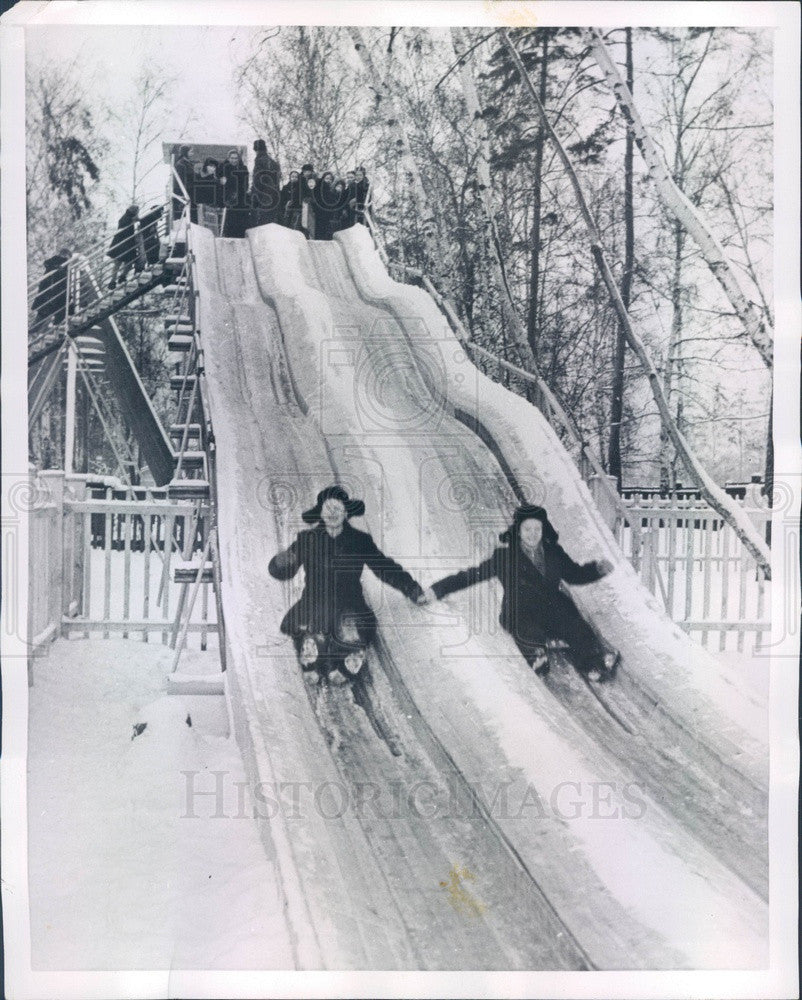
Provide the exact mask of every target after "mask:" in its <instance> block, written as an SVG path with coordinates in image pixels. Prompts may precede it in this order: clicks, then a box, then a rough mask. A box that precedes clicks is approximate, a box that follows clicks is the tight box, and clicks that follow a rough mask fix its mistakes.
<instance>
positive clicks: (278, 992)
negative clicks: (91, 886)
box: [0, 0, 802, 1000]
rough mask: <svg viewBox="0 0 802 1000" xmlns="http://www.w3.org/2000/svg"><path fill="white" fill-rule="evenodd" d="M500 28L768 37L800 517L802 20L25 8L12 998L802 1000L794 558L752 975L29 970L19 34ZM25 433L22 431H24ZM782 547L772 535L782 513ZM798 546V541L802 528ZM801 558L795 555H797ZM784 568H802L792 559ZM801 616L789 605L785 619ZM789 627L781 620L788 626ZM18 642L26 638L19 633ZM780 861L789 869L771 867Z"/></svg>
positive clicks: (782, 308) (8, 561)
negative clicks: (764, 914)
mask: <svg viewBox="0 0 802 1000" xmlns="http://www.w3.org/2000/svg"><path fill="white" fill-rule="evenodd" d="M454 23H457V24H463V25H478V26H492V25H494V24H500V23H506V24H509V25H511V26H520V25H524V24H532V23H534V24H537V25H544V26H552V25H580V24H593V25H599V26H601V27H613V26H623V25H632V26H664V27H669V26H681V25H694V24H696V25H721V26H744V27H755V28H758V27H767V28H774V30H775V41H774V45H775V49H774V52H775V57H774V92H775V160H774V162H775V179H774V180H775V183H774V188H775V254H774V290H775V296H774V297H775V309H776V331H777V333H776V334H775V393H774V407H775V410H774V435H775V468H776V469H777V473H776V478H777V481H778V482H783V483H785V484H786V486H787V488H788V489H790V490H791V491H792V496H793V507H792V509H794V510H799V505H800V496H801V495H802V493H801V491H800V484H801V483H802V462H801V461H800V450H799V405H798V401H799V399H800V378H799V331H800V328H802V309H801V308H800V302H799V296H798V278H799V207H800V206H799V166H800V134H799V92H800V91H799V85H800V76H799V71H800V60H799V35H800V9H799V6H798V5H797V4H796V3H795V2H793V0H787V2H766V3H763V2H727V3H719V2H709V3H704V2H702V3H700V2H686V3H660V2H654V3H652V2H648V3H645V2H644V3H634V2H626V0H622V2H617V3H598V2H592V3H588V2H571V0H564V2H559V0H555V2H549V0H535V2H514V0H513V2H489V0H488V2H484V0H430V2H413V0H384V2H382V3H381V4H380V5H378V6H377V5H376V4H374V3H371V2H369V0H364V2H363V0H336V2H330V0H314V2H298V0H269V2H257V0H225V2H223V3H216V2H215V0H200V2H199V0H172V2H155V0H83V2H81V3H76V2H75V0H53V2H50V3H46V2H36V0H23V2H22V3H20V4H18V5H17V7H15V8H13V9H12V10H11V11H9V12H8V13H6V14H5V15H4V17H3V19H2V27H1V28H0V100H2V104H1V105H0V111H1V113H2V118H1V119H0V142H1V146H0V150H1V153H0V170H1V172H2V193H1V194H0V212H1V213H2V362H3V365H2V382H1V383H0V393H1V395H2V416H3V422H2V483H3V519H2V532H3V537H2V543H3V546H2V550H3V562H2V596H3V600H2V616H3V617H2V635H1V636H0V649H1V650H2V657H3V678H2V680H3V696H4V698H3V705H4V711H3V746H2V761H1V762H0V766H1V767H2V771H1V772H0V774H1V776H2V788H1V790H0V794H1V796H2V797H1V798H0V804H1V806H2V818H3V827H2V834H3V836H2V874H3V886H2V890H3V897H2V898H3V921H4V927H5V931H4V938H5V956H6V958H5V962H6V967H5V977H6V993H7V996H8V997H9V998H11V1000H17V998H29V997H30V998H32V997H35V998H37V1000H38V998H49V997H54V998H58V1000H69V998H72V997H75V998H94V997H98V998H109V997H132V998H133V997H138V998H146V997H147V998H149V997H154V998H156V997H168V996H170V997H188V996H193V997H201V996H203V997H268V996H282V997H326V996H354V997H368V996H369V997H389V996H408V997H425V996H441V997H446V996H449V997H451V996H453V997H463V996H465V997H468V996H488V997H496V996H498V997H517V996H521V997H524V996H549V997H595V996H600V997H609V998H618V997H642V998H644V1000H646V998H652V997H669V996H670V997H679V996H688V997H694V996H705V997H710V998H716V997H721V998H729V1000H736V998H740V997H750V998H751V997H761V998H762V997H766V998H773V997H790V996H796V995H798V975H797V935H796V931H797V899H798V890H797V885H798V873H797V870H796V859H797V852H796V843H797V823H796V816H797V807H798V800H797V794H798V787H799V753H798V739H797V735H798V734H797V705H798V679H799V678H798V673H799V670H798V667H799V661H798V658H797V654H798V644H799V635H798V623H797V634H796V635H785V636H783V635H782V634H780V629H781V627H782V625H783V622H784V616H787V613H788V612H787V609H784V607H783V602H784V596H785V595H784V588H783V586H782V581H784V579H785V577H784V573H785V572H787V571H788V569H789V567H788V566H786V565H784V563H785V562H786V558H787V553H785V552H783V551H782V550H781V548H780V546H775V550H774V552H773V554H772V570H773V579H774V581H775V582H774V586H773V587H772V621H773V622H774V629H773V631H772V642H773V644H774V648H775V649H776V650H777V651H778V653H779V654H780V655H776V656H775V657H773V658H772V660H771V664H770V671H771V681H770V684H771V691H770V740H771V753H772V768H771V807H770V852H771V859H772V861H773V862H774V863H772V864H771V871H770V968H769V969H768V970H761V971H754V972H732V971H725V970H722V971H699V972H632V971H626V972H582V973H554V972H508V973H489V972H453V973H441V972H435V973H425V972H421V973H379V972H265V973H257V972H242V973H236V972H233V973H232V972H208V971H204V972H193V971H178V970H160V971H153V972H125V971H121V972H115V973H110V972H97V973H91V972H80V973H79V972H47V973H45V972H35V971H32V970H31V968H30V926H29V920H28V883H27V850H26V845H27V809H26V788H25V767H26V744H27V703H28V687H27V670H26V649H25V643H24V639H22V638H20V637H19V636H15V635H14V634H13V632H14V627H15V626H14V620H15V616H16V621H17V622H20V623H23V624H24V623H25V622H27V581H28V561H27V525H26V524H25V522H24V519H22V520H20V521H19V522H16V521H13V518H10V517H8V516H7V515H8V507H7V505H6V501H7V499H8V496H7V490H8V487H9V486H10V485H11V484H13V482H15V481H19V479H20V478H21V477H24V476H25V475H26V474H27V436H26V435H23V434H22V433H21V421H20V420H19V415H20V414H22V413H27V393H26V392H25V389H24V384H23V380H22V379H21V378H20V377H19V373H20V372H22V371H23V369H24V368H26V367H27V365H26V362H27V357H26V354H27V351H26V345H27V332H26V308H25V306H26V303H25V288H26V286H27V276H26V264H25V262H26V248H25V204H24V200H23V199H22V198H20V197H19V192H20V191H24V189H25V176H24V174H25V157H24V155H19V151H20V150H23V151H24V148H25V142H24V139H25V120H24V37H23V35H24V27H23V25H40V24H47V25H57V24H65V25H81V24H85V25H87V26H90V25H100V24H117V25H133V24H136V25H144V24H154V25H170V24H173V25H178V24H180V25H201V24H206V25H221V26H222V25H226V26H245V25H259V24H329V25H334V24H360V25H391V24H392V25H416V26H422V27H432V28H435V27H447V26H448V25H450V24H454ZM26 422H27V421H26ZM774 528H775V534H774V537H775V538H777V537H782V532H781V530H780V528H781V525H780V524H779V523H777V520H775V523H774ZM797 537H798V535H797ZM797 555H798V551H797ZM790 571H791V572H792V573H796V574H798V565H797V563H796V561H794V560H792V565H791V567H790ZM792 613H793V612H792ZM785 620H787V617H785ZM17 630H18V631H19V629H17ZM777 859H783V862H782V863H778V862H777Z"/></svg>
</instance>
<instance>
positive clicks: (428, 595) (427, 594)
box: [415, 587, 437, 606]
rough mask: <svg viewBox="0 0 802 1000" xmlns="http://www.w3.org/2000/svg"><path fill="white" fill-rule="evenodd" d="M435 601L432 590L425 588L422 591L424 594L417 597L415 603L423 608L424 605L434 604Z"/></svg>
mask: <svg viewBox="0 0 802 1000" xmlns="http://www.w3.org/2000/svg"><path fill="white" fill-rule="evenodd" d="M436 600H437V595H436V594H435V592H434V591H433V590H432V588H431V587H427V588H426V590H424V592H423V593H422V594H421V595H420V597H418V599H417V600H416V601H415V603H416V604H419V605H421V606H423V605H424V604H434V602H435V601H436Z"/></svg>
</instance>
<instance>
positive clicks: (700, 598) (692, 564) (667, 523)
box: [615, 491, 771, 652]
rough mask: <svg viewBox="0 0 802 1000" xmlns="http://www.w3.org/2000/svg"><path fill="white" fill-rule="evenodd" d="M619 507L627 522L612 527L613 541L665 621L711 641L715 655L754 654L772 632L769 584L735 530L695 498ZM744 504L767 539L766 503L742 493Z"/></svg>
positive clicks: (635, 500)
mask: <svg viewBox="0 0 802 1000" xmlns="http://www.w3.org/2000/svg"><path fill="white" fill-rule="evenodd" d="M623 503H624V506H625V507H626V509H627V515H628V518H629V523H628V524H627V525H625V524H624V523H623V522H618V523H617V524H616V526H615V534H616V536H617V538H618V542H619V544H620V546H621V548H622V550H623V552H624V554H625V555H626V556H627V557H628V558H629V560H630V562H631V563H632V565H633V566H634V567H635V568H636V569H637V570H638V571H639V573H640V576H641V579H642V580H643V582H644V583H645V585H646V586H647V587H648V588H649V590H651V591H652V593H653V594H655V596H656V597H658V598H659V599H660V600H661V601H662V603H663V606H664V607H665V609H666V611H667V612H668V614H669V616H670V617H671V618H672V619H673V620H674V621H675V622H677V624H678V625H680V626H681V627H682V628H683V629H685V630H686V631H687V632H690V633H692V634H694V635H696V636H697V637H699V638H700V640H701V643H702V645H703V646H708V645H709V644H710V642H711V636H715V640H714V643H715V645H716V646H717V648H718V649H719V650H725V649H733V648H734V649H736V650H738V651H739V652H740V651H744V650H745V649H746V650H747V651H748V652H751V651H752V648H755V649H757V648H759V647H760V645H761V642H762V641H763V638H764V634H765V633H767V632H769V631H770V630H771V619H770V617H769V611H770V607H771V602H770V595H769V587H770V583H769V581H768V580H766V579H765V576H764V573H763V571H762V570H761V569H760V568H759V567H758V566H757V564H756V562H755V560H754V558H753V557H752V556H751V555H750V554H749V552H748V551H747V549H746V548H745V546H744V545H743V544H742V543H741V541H740V540H739V539H738V537H737V535H736V534H735V532H734V531H733V529H732V528H731V527H730V526H729V525H727V524H725V523H724V521H723V520H722V518H721V517H720V516H719V515H718V514H717V513H716V512H715V511H713V510H711V508H710V507H709V506H708V505H707V504H706V503H705V502H704V501H703V500H700V499H695V498H693V499H677V498H675V497H673V498H669V499H666V500H660V499H654V498H648V500H646V499H644V498H637V497H635V498H629V499H624V500H623ZM742 504H743V505H744V507H745V509H746V511H747V513H748V514H749V516H750V518H751V519H752V521H753V523H754V524H755V525H756V527H757V528H758V530H759V531H760V533H761V534H762V535H763V537H766V535H765V532H766V526H767V525H768V524H769V522H770V518H771V514H770V511H768V510H767V509H766V507H765V504H761V502H760V500H759V499H757V498H756V497H754V496H750V494H749V492H748V491H747V497H746V498H745V500H744V501H743V502H742ZM633 524H637V525H638V526H639V528H640V530H639V531H637V530H632V527H631V526H632V525H633Z"/></svg>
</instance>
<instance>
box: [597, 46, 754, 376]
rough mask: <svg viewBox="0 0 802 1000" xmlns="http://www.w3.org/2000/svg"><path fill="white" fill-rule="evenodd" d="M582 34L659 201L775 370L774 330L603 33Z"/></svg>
mask: <svg viewBox="0 0 802 1000" xmlns="http://www.w3.org/2000/svg"><path fill="white" fill-rule="evenodd" d="M583 33H584V35H585V39H586V41H587V42H588V44H589V45H590V48H591V51H592V52H593V56H594V58H595V60H596V62H597V63H598V65H599V68H600V69H601V71H602V72H603V73H604V77H605V79H606V81H607V85H608V86H609V87H610V89H611V90H612V92H613V94H614V95H615V99H616V102H617V104H618V107H619V109H620V111H621V114H622V115H623V116H624V120H625V121H626V123H627V127H628V128H629V129H630V130H631V132H632V135H633V137H634V139H635V142H636V144H637V146H638V149H639V150H640V152H641V155H642V156H643V159H644V160H645V162H646V165H647V167H648V172H649V175H650V176H651V178H652V180H653V181H654V183H655V186H656V188H657V192H658V194H659V196H660V200H661V201H662V202H663V204H664V205H665V207H666V208H667V209H668V210H669V212H671V214H672V215H674V216H675V217H676V219H677V220H678V221H679V222H680V223H681V225H682V226H683V227H684V228H685V229H686V230H687V232H688V233H689V234H690V236H691V237H692V238H693V239H694V240H695V241H696V243H697V244H698V246H699V249H700V250H701V252H702V256H703V257H704V259H705V262H706V263H707V266H708V267H709V268H710V270H711V271H712V273H713V276H714V277H715V279H716V280H717V281H718V283H719V284H720V285H721V287H722V288H723V289H724V293H725V294H726V296H727V298H728V299H729V300H730V303H731V305H732V308H733V310H734V311H735V314H736V316H737V317H738V319H739V320H740V321H741V324H742V325H743V327H744V330H745V331H746V332H747V334H748V336H749V338H750V340H751V341H752V343H753V344H754V346H755V348H756V350H757V351H758V353H759V354H760V357H761V359H762V360H763V363H764V364H765V366H766V367H767V368H768V369H771V367H772V355H773V347H772V338H773V330H772V328H771V326H770V325H769V324H768V323H767V322H766V319H765V317H763V316H762V315H761V314H760V311H759V310H758V308H757V306H756V305H755V304H754V302H752V301H750V300H749V299H748V298H747V296H746V294H745V293H744V291H743V289H742V288H741V284H740V281H739V280H738V276H737V274H736V273H735V271H734V270H733V268H732V265H731V264H730V262H729V259H728V258H727V255H726V253H725V251H724V248H723V247H722V245H721V243H720V242H719V241H718V240H717V239H716V237H715V236H714V234H713V232H712V230H711V229H710V227H709V226H708V224H707V222H706V221H705V220H704V218H703V217H702V215H701V214H700V213H699V212H698V211H697V210H696V209H695V208H694V206H693V205H692V204H691V202H690V201H689V200H688V198H687V197H686V196H685V195H684V194H683V193H682V191H680V189H679V188H678V187H677V185H676V184H675V183H674V180H673V178H672V177H671V173H670V171H669V169H668V166H667V164H666V162H665V160H664V159H663V157H662V155H661V154H660V151H659V150H658V148H657V146H656V145H655V143H654V141H653V139H652V137H651V136H650V135H649V133H648V132H647V131H646V128H645V126H644V124H643V122H642V120H641V117H640V115H639V114H638V109H637V108H636V107H635V102H634V100H633V98H632V94H631V93H630V91H629V88H628V87H627V85H626V83H624V81H623V80H622V79H621V75H620V74H619V72H618V70H617V69H616V66H615V64H614V63H613V60H612V59H611V58H610V53H609V52H608V51H607V46H606V45H605V44H604V39H603V38H602V35H601V32H600V31H599V29H598V28H586V29H584V32H583Z"/></svg>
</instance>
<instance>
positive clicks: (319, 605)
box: [268, 521, 422, 636]
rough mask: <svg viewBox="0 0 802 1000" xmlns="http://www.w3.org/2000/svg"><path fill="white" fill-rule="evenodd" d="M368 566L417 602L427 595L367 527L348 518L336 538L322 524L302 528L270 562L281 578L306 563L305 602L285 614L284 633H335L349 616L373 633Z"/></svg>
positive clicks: (269, 566) (269, 567) (301, 599)
mask: <svg viewBox="0 0 802 1000" xmlns="http://www.w3.org/2000/svg"><path fill="white" fill-rule="evenodd" d="M366 566H367V567H368V568H369V569H371V570H372V571H373V572H374V573H375V574H376V576H378V577H379V579H380V580H383V581H384V582H385V583H388V584H390V586H391V587H395V589H396V590H400V591H401V593H402V594H404V595H405V596H406V597H408V598H409V599H410V600H412V601H414V600H416V599H417V598H418V597H419V596H420V594H421V593H422V591H421V588H420V586H419V585H418V584H417V583H416V582H415V580H413V578H412V577H411V576H410V575H409V573H407V572H406V570H404V569H403V568H402V567H401V566H400V565H399V564H398V563H397V562H395V560H394V559H391V558H390V557H389V556H386V555H384V553H382V552H381V551H380V549H379V548H378V547H377V545H376V543H375V542H374V541H373V539H372V538H371V536H370V535H369V534H368V533H367V532H366V531H359V530H358V529H357V528H354V527H352V525H351V524H350V522H348V521H346V522H345V524H344V525H343V529H342V531H341V532H340V534H339V535H337V537H336V538H332V537H331V535H329V533H328V532H327V531H326V529H325V528H324V527H323V525H322V524H317V525H316V526H315V527H314V528H310V529H309V530H307V531H300V532H299V533H298V536H297V538H296V539H295V541H294V542H293V543H292V545H291V546H290V547H289V548H288V549H287V550H286V551H284V552H280V553H278V555H275V556H274V557H273V558H272V559H271V560H270V563H269V565H268V572H269V573H270V575H271V576H273V577H275V578H276V579H277V580H289V579H291V578H292V577H294V576H295V574H296V573H297V572H298V570H299V569H301V567H303V569H304V572H305V576H306V581H305V584H304V590H303V593H302V594H301V597H300V600H299V601H298V602H297V603H296V604H294V605H293V606H292V607H291V608H290V610H289V611H288V612H287V614H286V615H285V616H284V619H283V621H282V622H281V631H282V632H283V633H285V635H296V634H297V633H298V632H301V631H304V630H307V629H308V630H309V631H311V632H321V633H323V634H325V635H331V634H334V633H335V630H336V628H337V624H338V621H339V619H340V618H341V616H342V615H343V614H350V615H352V616H353V617H354V618H355V619H356V621H357V622H358V625H359V626H361V627H360V631H361V632H363V633H364V632H366V631H367V632H368V633H370V635H371V636H372V633H373V632H375V629H376V617H375V615H374V614H373V612H372V611H371V609H370V608H369V607H368V605H367V603H366V602H365V597H364V594H363V592H362V584H361V582H360V577H361V576H362V571H363V570H364V568H365V567H366Z"/></svg>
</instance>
